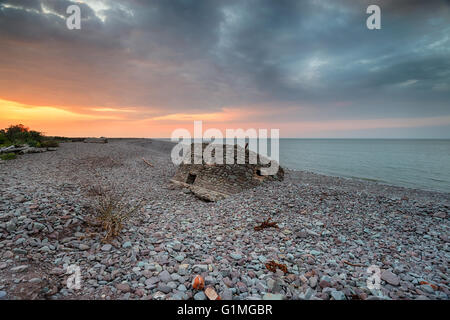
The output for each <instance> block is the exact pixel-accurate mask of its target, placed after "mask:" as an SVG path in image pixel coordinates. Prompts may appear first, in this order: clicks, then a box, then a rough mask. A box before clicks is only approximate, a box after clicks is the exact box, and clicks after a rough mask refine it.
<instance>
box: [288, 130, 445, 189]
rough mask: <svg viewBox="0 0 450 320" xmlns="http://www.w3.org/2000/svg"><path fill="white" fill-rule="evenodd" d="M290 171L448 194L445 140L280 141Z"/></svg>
mask: <svg viewBox="0 0 450 320" xmlns="http://www.w3.org/2000/svg"><path fill="white" fill-rule="evenodd" d="M279 152H280V156H279V157H280V164H281V165H282V166H285V167H287V168H290V169H294V170H303V171H310V172H315V173H321V174H325V175H330V176H338V177H347V178H358V179H364V180H370V181H376V182H379V183H384V184H389V185H395V186H402V187H408V188H416V189H423V190H430V191H439V192H445V193H448V192H450V140H448V139H436V140H434V139H433V140H431V139H280V142H279Z"/></svg>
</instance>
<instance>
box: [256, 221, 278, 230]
mask: <svg viewBox="0 0 450 320" xmlns="http://www.w3.org/2000/svg"><path fill="white" fill-rule="evenodd" d="M270 220H271V218H268V219H267V220H265V221H263V222H262V223H261V224H260V225H259V226H256V227H254V228H253V229H255V231H261V230H262V229H264V228H277V229H278V225H277V223H276V222H270Z"/></svg>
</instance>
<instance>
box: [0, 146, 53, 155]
mask: <svg viewBox="0 0 450 320" xmlns="http://www.w3.org/2000/svg"><path fill="white" fill-rule="evenodd" d="M45 151H47V150H46V149H45V148H35V147H30V146H29V145H27V144H26V145H21V146H9V147H5V148H0V154H2V153H18V154H24V153H41V152H45Z"/></svg>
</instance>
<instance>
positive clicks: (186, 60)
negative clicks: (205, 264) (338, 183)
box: [0, 0, 450, 138]
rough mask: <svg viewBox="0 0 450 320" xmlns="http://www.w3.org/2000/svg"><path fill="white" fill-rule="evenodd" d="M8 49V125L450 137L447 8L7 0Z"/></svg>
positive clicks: (2, 37)
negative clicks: (374, 17) (374, 14)
mask: <svg viewBox="0 0 450 320" xmlns="http://www.w3.org/2000/svg"><path fill="white" fill-rule="evenodd" d="M71 4H77V5H79V7H80V9H81V29H80V30H69V29H68V28H67V26H66V20H65V19H66V17H67V16H69V14H67V13H66V8H67V7H68V6H69V5H71ZM370 4H376V5H378V6H379V7H380V8H381V29H380V30H369V29H368V28H367V27H366V19H367V18H368V17H369V14H367V13H366V9H367V7H368V6H369V5H370ZM0 48H1V50H0V128H3V127H7V126H9V125H11V124H18V123H22V124H24V125H26V126H28V127H30V128H32V129H35V130H39V131H43V132H44V133H46V134H48V135H63V136H77V137H86V136H107V137H170V135H171V133H172V131H173V130H174V129H177V128H186V129H188V130H191V131H192V128H193V121H194V120H202V121H203V127H204V129H207V128H218V129H220V130H223V132H225V129H226V128H230V129H237V128H243V129H248V128H255V129H258V128H261V129H280V135H281V137H299V138H450V59H449V58H450V1H449V0H428V1H423V0H358V1H356V0H307V1H301V0H272V1H268V0H248V1H246V0H170V1H168V0H160V1H152V0H123V1H113V0H85V1H67V0H0Z"/></svg>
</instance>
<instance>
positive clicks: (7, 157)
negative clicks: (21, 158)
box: [0, 152, 17, 160]
mask: <svg viewBox="0 0 450 320" xmlns="http://www.w3.org/2000/svg"><path fill="white" fill-rule="evenodd" d="M16 158H17V155H16V154H15V153H12V152H11V153H5V154H2V155H0V159H2V160H13V159H16Z"/></svg>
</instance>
